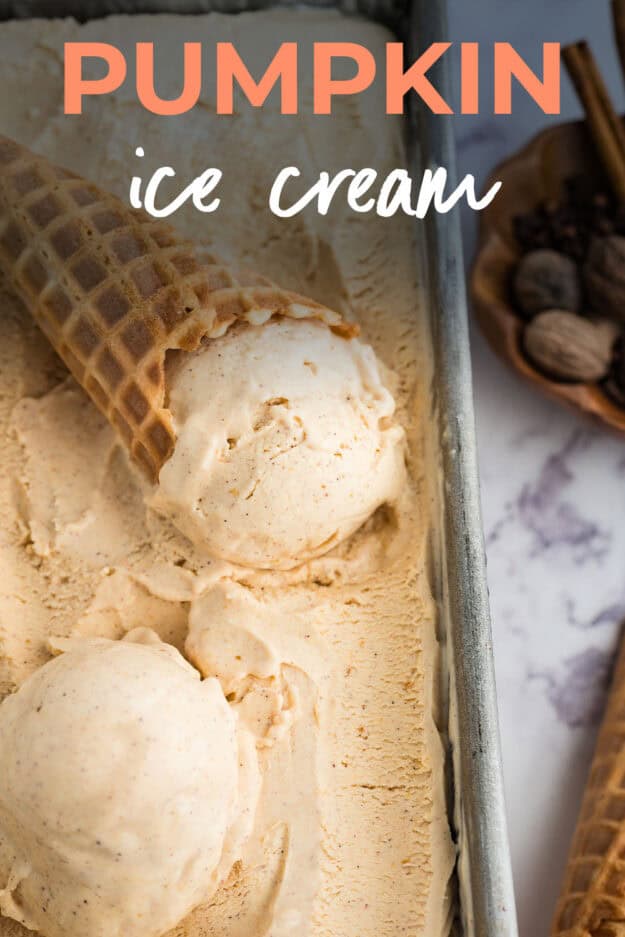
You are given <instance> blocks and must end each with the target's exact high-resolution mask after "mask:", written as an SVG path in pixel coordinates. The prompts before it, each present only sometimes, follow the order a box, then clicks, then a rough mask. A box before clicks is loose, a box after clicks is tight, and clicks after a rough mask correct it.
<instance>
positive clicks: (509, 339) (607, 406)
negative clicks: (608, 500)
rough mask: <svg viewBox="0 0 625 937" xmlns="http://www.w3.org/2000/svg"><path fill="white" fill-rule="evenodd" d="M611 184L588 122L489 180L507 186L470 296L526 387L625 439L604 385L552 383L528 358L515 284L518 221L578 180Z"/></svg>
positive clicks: (568, 127) (622, 421) (538, 143)
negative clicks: (513, 294) (604, 177)
mask: <svg viewBox="0 0 625 937" xmlns="http://www.w3.org/2000/svg"><path fill="white" fill-rule="evenodd" d="M579 175H585V176H587V177H589V178H591V179H593V178H596V183H597V188H598V189H600V188H602V187H603V188H605V181H604V180H603V186H602V176H601V172H600V167H599V165H598V162H597V157H596V156H595V153H594V150H593V147H592V142H591V140H590V137H589V135H588V132H587V130H586V128H585V125H584V123H583V122H582V121H579V122H576V123H568V124H559V125H558V126H556V127H552V128H550V129H549V130H546V131H544V132H543V133H541V134H539V135H538V136H537V137H535V138H534V139H533V140H531V141H530V143H529V144H528V145H527V146H526V147H525V148H524V149H523V150H521V151H520V152H519V153H517V154H516V155H515V156H513V157H511V158H510V159H508V160H506V162H504V163H502V164H501V165H500V166H499V167H498V168H497V169H496V170H495V171H494V173H493V175H492V177H491V179H490V180H489V186H490V185H491V184H492V183H493V182H494V181H495V180H497V179H500V180H501V181H502V183H503V185H502V188H501V190H500V191H499V192H498V194H497V195H496V197H495V199H494V201H493V202H492V203H491V204H490V205H489V207H488V208H487V209H485V210H484V211H483V212H482V215H481V223H480V246H479V250H478V254H477V257H476V259H475V263H474V265H473V269H472V272H471V279H470V291H471V298H472V302H473V309H474V312H475V316H476V319H477V321H478V323H479V325H480V328H481V329H482V331H483V333H484V335H485V336H486V338H487V340H488V341H489V343H490V344H491V346H492V348H493V349H494V351H495V352H496V353H497V354H498V355H499V356H500V357H501V358H503V360H504V361H507V362H508V364H510V365H512V367H513V368H514V369H515V370H516V371H518V372H519V374H521V375H522V376H523V377H524V378H525V379H526V380H528V381H530V382H531V383H532V384H533V385H534V386H535V387H537V388H538V389H539V390H540V391H542V392H543V393H544V394H546V395H547V396H548V397H551V398H553V399H554V400H558V401H560V402H561V403H563V404H566V405H567V406H569V407H572V408H574V409H575V410H578V411H581V412H582V413H584V414H586V415H587V416H590V417H592V418H593V419H594V420H595V421H597V422H599V423H601V424H603V425H604V426H606V427H609V428H610V429H612V430H615V431H617V432H619V433H623V434H625V407H620V406H619V405H618V404H617V403H615V402H614V401H612V400H611V399H610V398H609V397H608V396H607V395H606V393H605V391H604V390H603V389H602V388H601V387H600V386H599V385H598V384H576V383H565V382H559V381H554V380H551V379H550V378H549V377H547V376H546V375H545V374H543V373H542V372H541V371H538V370H537V369H536V368H535V367H534V366H533V365H532V363H531V362H530V361H529V360H528V359H527V358H526V356H525V354H524V353H523V350H522V347H521V339H522V334H523V327H524V323H523V321H522V320H521V319H520V318H519V317H518V316H517V315H516V314H515V311H514V309H513V306H512V300H511V282H512V277H513V273H514V270H515V267H516V265H517V263H518V261H519V259H520V257H521V249H520V247H519V245H518V244H517V241H516V238H515V235H514V230H513V220H514V218H515V216H517V215H523V214H527V213H528V212H531V211H532V210H533V209H535V208H537V207H538V205H539V204H540V203H541V202H544V201H545V200H551V199H559V198H561V197H562V195H563V191H564V181H565V180H566V179H568V178H570V177H571V176H579Z"/></svg>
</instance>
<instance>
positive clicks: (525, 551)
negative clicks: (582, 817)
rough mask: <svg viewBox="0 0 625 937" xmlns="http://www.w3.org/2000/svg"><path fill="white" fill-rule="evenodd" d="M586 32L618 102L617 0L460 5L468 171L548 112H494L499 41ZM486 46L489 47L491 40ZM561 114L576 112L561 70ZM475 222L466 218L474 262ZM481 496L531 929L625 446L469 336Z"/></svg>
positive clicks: (624, 558)
mask: <svg viewBox="0 0 625 937" xmlns="http://www.w3.org/2000/svg"><path fill="white" fill-rule="evenodd" d="M582 37H587V38H588V39H590V40H591V42H592V45H593V48H594V49H595V51H596V53H597V55H598V58H599V59H600V62H601V65H602V68H603V69H604V73H605V75H606V77H607V78H608V80H609V83H610V86H611V89H612V91H613V93H614V95H615V98H616V100H617V102H618V104H619V106H620V107H622V106H623V104H624V101H623V83H622V80H621V77H620V73H619V71H618V64H617V59H616V53H615V51H614V47H613V43H612V38H611V28H610V14H609V3H608V2H607V0H592V2H589V0H524V2H519V0H497V2H496V3H495V2H493V0H470V2H467V0H450V38H452V39H455V40H465V41H469V40H473V41H479V42H480V43H482V50H483V52H484V53H485V55H484V73H483V82H482V108H483V111H482V116H480V117H477V118H462V117H460V118H457V119H456V124H455V127H456V137H457V144H458V150H459V162H460V171H461V172H462V173H465V172H473V173H475V174H476V176H477V177H478V178H479V179H484V177H485V174H486V173H487V172H489V171H490V170H491V169H492V168H493V166H494V165H495V164H496V163H497V162H498V161H499V160H500V159H502V158H503V157H505V156H506V155H508V154H509V153H511V152H513V151H514V150H515V149H516V148H517V147H518V146H519V145H520V144H521V143H523V142H524V141H525V140H526V139H527V138H528V137H529V136H531V135H532V134H533V133H535V132H536V131H537V130H539V129H540V128H541V127H543V126H545V125H546V124H547V123H549V122H550V121H553V120H555V119H556V118H545V116H544V115H542V114H541V113H540V111H539V110H538V109H537V107H536V105H534V104H533V103H532V102H531V101H530V100H529V98H527V96H525V95H524V93H523V92H522V91H519V94H518V95H517V97H516V100H515V102H514V105H513V107H514V112H513V116H512V117H511V118H494V117H493V116H492V107H490V110H491V116H488V110H489V102H490V101H491V100H492V85H491V82H490V80H489V77H488V74H487V72H488V60H489V55H488V51H489V45H490V44H492V42H493V41H495V40H505V41H510V42H512V43H513V44H514V45H515V47H516V48H517V49H518V50H519V51H520V52H522V53H523V54H524V55H525V56H526V58H527V60H528V61H529V62H530V63H531V64H532V65H534V66H536V65H537V64H538V62H539V49H540V43H541V42H543V41H549V40H551V41H561V42H568V41H571V40H574V39H579V38H582ZM490 48H492V45H490ZM562 85H563V95H562V112H563V115H564V116H566V117H569V116H573V115H575V116H576V115H578V114H579V108H578V106H577V103H576V100H575V98H574V95H573V93H572V91H571V89H570V86H569V84H568V80H567V79H566V76H565V75H564V74H563V81H562ZM475 220H476V219H475V217H474V216H469V215H467V216H465V218H464V230H465V239H466V248H465V249H466V251H467V260H468V261H469V260H470V259H471V257H472V255H473V251H474V244H475ZM473 366H474V382H475V398H476V410H477V424H478V441H479V447H480V466H481V481H482V504H483V513H484V526H485V533H486V541H487V552H488V577H489V585H490V591H491V603H492V613H493V628H494V644H495V656H496V669H497V678H498V690H499V700H500V704H499V705H500V717H501V731H502V742H503V754H504V770H505V784H506V796H507V803H508V816H509V825H510V838H511V847H512V858H513V868H514V874H515V880H516V893H517V903H518V914H519V925H520V931H521V935H522V937H539V935H541V934H547V933H548V926H549V920H550V917H551V913H552V910H553V906H554V902H555V898H556V894H557V891H558V886H559V880H560V876H561V873H562V868H563V864H564V860H565V856H566V851H567V848H568V843H569V840H570V836H571V834H572V830H573V826H574V823H575V818H576V814H577V810H578V806H579V801H580V796H581V791H582V788H583V784H584V780H585V774H586V771H587V767H588V763H589V758H590V755H591V752H592V748H593V744H594V739H595V735H596V729H597V719H598V717H599V715H600V712H601V707H602V704H603V699H604V687H605V682H606V676H607V673H608V672H609V666H610V661H611V655H612V651H613V649H614V646H615V642H616V638H617V634H618V629H619V625H620V623H621V622H622V621H623V619H625V441H622V440H618V439H614V438H611V437H610V436H608V435H606V434H604V433H602V432H598V431H596V430H594V429H593V428H592V427H590V426H589V425H588V424H587V423H585V422H584V421H583V420H582V419H580V418H578V417H576V416H575V415H572V414H569V413H567V412H565V411H564V410H562V409H561V408H559V407H557V406H556V405H554V404H552V403H549V402H548V401H546V400H544V399H543V398H542V397H540V396H539V395H538V394H537V393H536V392H535V391H534V390H533V389H530V388H528V387H527V386H526V385H525V384H523V383H522V382H521V381H520V380H519V379H518V378H517V377H516V376H515V375H513V374H511V373H509V372H508V371H507V370H506V369H505V368H504V367H503V366H502V365H501V364H500V363H499V361H497V360H496V359H495V358H494V356H493V354H492V353H491V351H490V349H489V348H487V347H486V345H485V343H484V342H483V340H482V339H481V336H479V335H477V334H475V330H474V335H473Z"/></svg>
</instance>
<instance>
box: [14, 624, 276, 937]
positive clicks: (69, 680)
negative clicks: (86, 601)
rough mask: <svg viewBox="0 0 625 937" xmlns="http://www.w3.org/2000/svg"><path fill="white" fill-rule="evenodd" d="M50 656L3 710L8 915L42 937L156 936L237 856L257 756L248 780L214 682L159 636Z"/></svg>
mask: <svg viewBox="0 0 625 937" xmlns="http://www.w3.org/2000/svg"><path fill="white" fill-rule="evenodd" d="M144 641H147V643H143V642H144ZM53 647H54V649H55V650H57V651H62V652H63V653H62V654H61V656H60V657H58V658H56V659H55V660H52V661H50V662H49V663H47V664H45V666H43V667H42V668H40V669H39V670H37V671H36V672H35V673H34V674H32V675H31V677H29V679H28V680H26V681H25V682H24V683H23V684H22V686H21V687H20V689H19V690H18V691H17V693H15V694H13V695H12V696H9V697H8V698H7V699H5V700H4V702H3V703H2V704H1V705H0V760H1V761H2V774H1V777H0V876H2V880H3V881H4V883H5V886H4V888H3V890H2V892H0V910H1V911H2V913H3V914H5V915H7V916H8V917H10V918H13V919H15V920H16V921H19V922H20V923H22V924H24V925H25V926H26V927H28V928H31V929H32V930H36V931H39V933H41V934H42V935H44V937H74V935H75V937H84V935H86V934H89V935H93V937H117V935H119V937H157V935H160V934H162V933H164V932H165V931H166V930H167V929H168V928H169V927H171V926H173V925H174V924H177V923H178V921H179V920H180V919H181V918H183V917H185V916H186V915H187V914H188V913H189V912H190V911H192V910H193V908H194V907H195V906H196V905H197V904H199V903H200V902H201V901H206V900H207V898H208V897H210V895H211V893H212V892H214V891H215V889H216V888H217V886H218V885H219V882H220V880H221V879H222V878H224V877H225V876H226V875H227V874H228V872H229V871H230V867H231V866H232V864H233V862H234V861H235V860H236V859H237V858H239V856H240V849H241V845H242V844H241V842H240V834H241V830H242V829H244V828H245V829H248V830H249V829H250V828H251V825H252V820H253V812H254V806H255V804H254V801H255V793H256V791H255V788H256V787H257V785H256V784H255V783H252V784H250V783H249V780H248V779H249V778H250V777H251V778H252V779H255V778H256V775H257V770H258V769H257V767H256V765H255V764H254V758H255V756H253V758H252V760H251V761H249V760H248V759H247V755H243V756H242V763H241V768H240V766H239V760H240V757H241V755H240V752H239V743H238V741H237V719H236V716H235V715H234V713H233V712H232V710H231V709H230V707H229V706H228V704H227V702H226V700H225V698H224V695H223V693H222V690H221V687H220V685H219V683H218V682H217V680H214V679H209V680H204V681H200V678H199V674H198V672H197V671H195V670H194V669H193V668H192V667H191V666H189V664H187V663H186V661H185V660H184V659H183V658H182V657H181V655H180V654H179V653H178V651H176V649H175V648H173V647H171V645H167V644H163V643H161V642H160V641H159V640H158V638H155V639H154V640H150V632H143V633H142V632H135V633H133V634H131V635H129V636H128V638H127V639H126V640H124V641H109V640H106V639H95V638H94V639H88V638H83V639H80V638H76V639H71V638H70V639H65V640H60V641H56V642H53ZM241 751H245V752H246V753H247V752H249V748H248V747H246V746H245V745H244V744H242V745H241ZM252 752H253V748H252ZM240 772H241V773H242V774H244V775H245V783H243V784H240V782H239V773H240ZM241 800H243V803H241Z"/></svg>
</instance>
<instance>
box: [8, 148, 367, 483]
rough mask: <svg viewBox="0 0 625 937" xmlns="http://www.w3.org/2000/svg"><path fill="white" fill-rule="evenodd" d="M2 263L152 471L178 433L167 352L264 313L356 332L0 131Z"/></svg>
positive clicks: (193, 346) (257, 321)
mask: <svg viewBox="0 0 625 937" xmlns="http://www.w3.org/2000/svg"><path fill="white" fill-rule="evenodd" d="M0 270H1V271H2V273H3V274H4V276H5V277H6V280H7V283H8V285H9V286H10V287H11V288H12V289H13V291H14V292H15V293H16V294H17V295H18V296H19V297H20V298H21V300H22V301H23V302H24V303H25V305H26V306H27V308H28V309H29V310H30V312H31V313H32V315H33V317H34V318H35V320H36V321H37V323H38V324H39V326H40V328H41V329H42V331H43V332H44V333H45V335H46V336H47V337H48V339H49V340H50V342H51V343H52V345H53V346H54V348H55V349H56V351H57V353H58V354H59V355H60V357H61V358H62V359H63V361H64V362H65V364H66V365H67V367H68V368H69V370H70V371H71V373H72V374H73V376H74V377H75V378H76V380H77V381H78V382H79V383H80V384H81V386H82V387H83V388H84V389H85V391H86V392H87V393H88V394H89V396H90V397H91V399H92V400H93V402H94V403H95V404H96V406H97V407H98V408H99V409H100V410H101V411H102V413H103V414H104V415H105V416H106V418H107V419H108V421H109V422H110V423H111V425H112V426H113V427H114V428H115V430H116V431H117V433H118V434H119V436H120V438H121V440H122V441H123V443H124V445H125V446H126V448H127V449H128V451H129V453H130V456H131V458H132V459H133V461H134V462H135V463H137V464H138V465H139V466H140V467H141V469H142V470H143V472H144V474H145V475H146V476H147V478H148V479H149V480H150V481H152V482H156V481H157V480H158V476H159V473H160V470H161V468H162V467H163V465H164V464H165V462H166V461H167V460H168V459H169V457H170V456H171V454H172V452H173V450H174V447H175V444H176V435H175V430H174V426H173V423H172V418H171V413H170V412H169V410H168V409H167V374H166V367H165V365H166V358H167V354H168V352H176V351H178V352H193V351H196V350H197V349H198V348H199V347H200V346H201V344H202V343H203V342H208V341H211V340H214V339H218V338H219V337H220V336H222V335H223V334H224V333H225V332H226V331H227V330H228V329H229V328H230V327H231V326H232V325H233V324H235V323H237V322H247V323H250V324H253V325H261V324H263V323H264V322H266V321H268V320H269V319H271V318H272V317H274V316H288V317H291V318H307V319H310V318H314V319H318V320H320V321H322V322H324V323H325V324H326V325H327V326H328V327H329V328H331V329H332V330H333V331H335V332H337V333H338V334H341V335H344V336H345V337H346V338H349V337H351V336H352V335H354V334H355V332H356V327H355V326H354V325H352V324H350V323H347V322H345V321H344V320H343V319H342V317H341V316H340V315H339V314H338V313H337V312H334V311H332V310H330V309H327V308H326V307H325V306H322V305H320V304H319V303H316V302H314V301H313V300H310V299H306V298H305V297H303V296H299V295H298V294H296V293H293V292H291V291H289V290H284V289H281V288H280V287H278V286H276V285H275V284H274V283H272V282H271V281H270V280H268V279H266V278H265V277H262V276H258V275H256V274H253V273H245V272H238V271H235V270H233V269H231V268H230V267H228V266H225V265H223V264H220V263H219V262H218V261H217V260H216V259H215V258H214V257H212V256H210V255H208V254H207V253H206V251H203V250H201V249H199V248H197V247H196V246H195V245H193V244H192V243H191V242H189V241H187V240H185V239H183V238H182V237H181V236H180V235H178V233H177V232H176V230H175V229H174V228H173V227H171V226H170V225H169V224H167V223H165V222H162V221H159V220H156V219H154V218H152V217H151V216H149V215H148V214H147V213H144V212H139V211H135V210H134V209H131V208H129V207H128V206H127V205H125V204H124V203H123V202H122V201H121V200H120V199H117V198H115V197H114V196H112V195H110V194H109V193H108V192H105V191H103V190H102V189H100V188H99V187H98V186H96V185H94V184H93V183H90V182H87V181H85V180H84V179H81V178H80V177H79V176H77V175H75V174H74V173H71V172H69V171H67V170H65V169H61V168H59V167H56V166H53V165H52V164H50V163H49V162H48V161H47V160H45V159H44V158H42V157H40V156H37V155H35V154H34V153H32V152H31V151H30V150H28V149H26V148H25V147H23V146H20V145H19V144H17V143H15V142H14V141H13V140H10V139H8V138H6V137H2V136H0Z"/></svg>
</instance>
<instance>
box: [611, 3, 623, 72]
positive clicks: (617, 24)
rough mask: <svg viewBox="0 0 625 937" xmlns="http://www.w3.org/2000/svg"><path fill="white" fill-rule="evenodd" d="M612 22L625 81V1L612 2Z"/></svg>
mask: <svg viewBox="0 0 625 937" xmlns="http://www.w3.org/2000/svg"><path fill="white" fill-rule="evenodd" d="M612 22H613V24H614V38H615V39H616V47H617V49H618V54H619V58H620V60H621V71H622V73H623V79H624V80H625V0H612Z"/></svg>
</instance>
